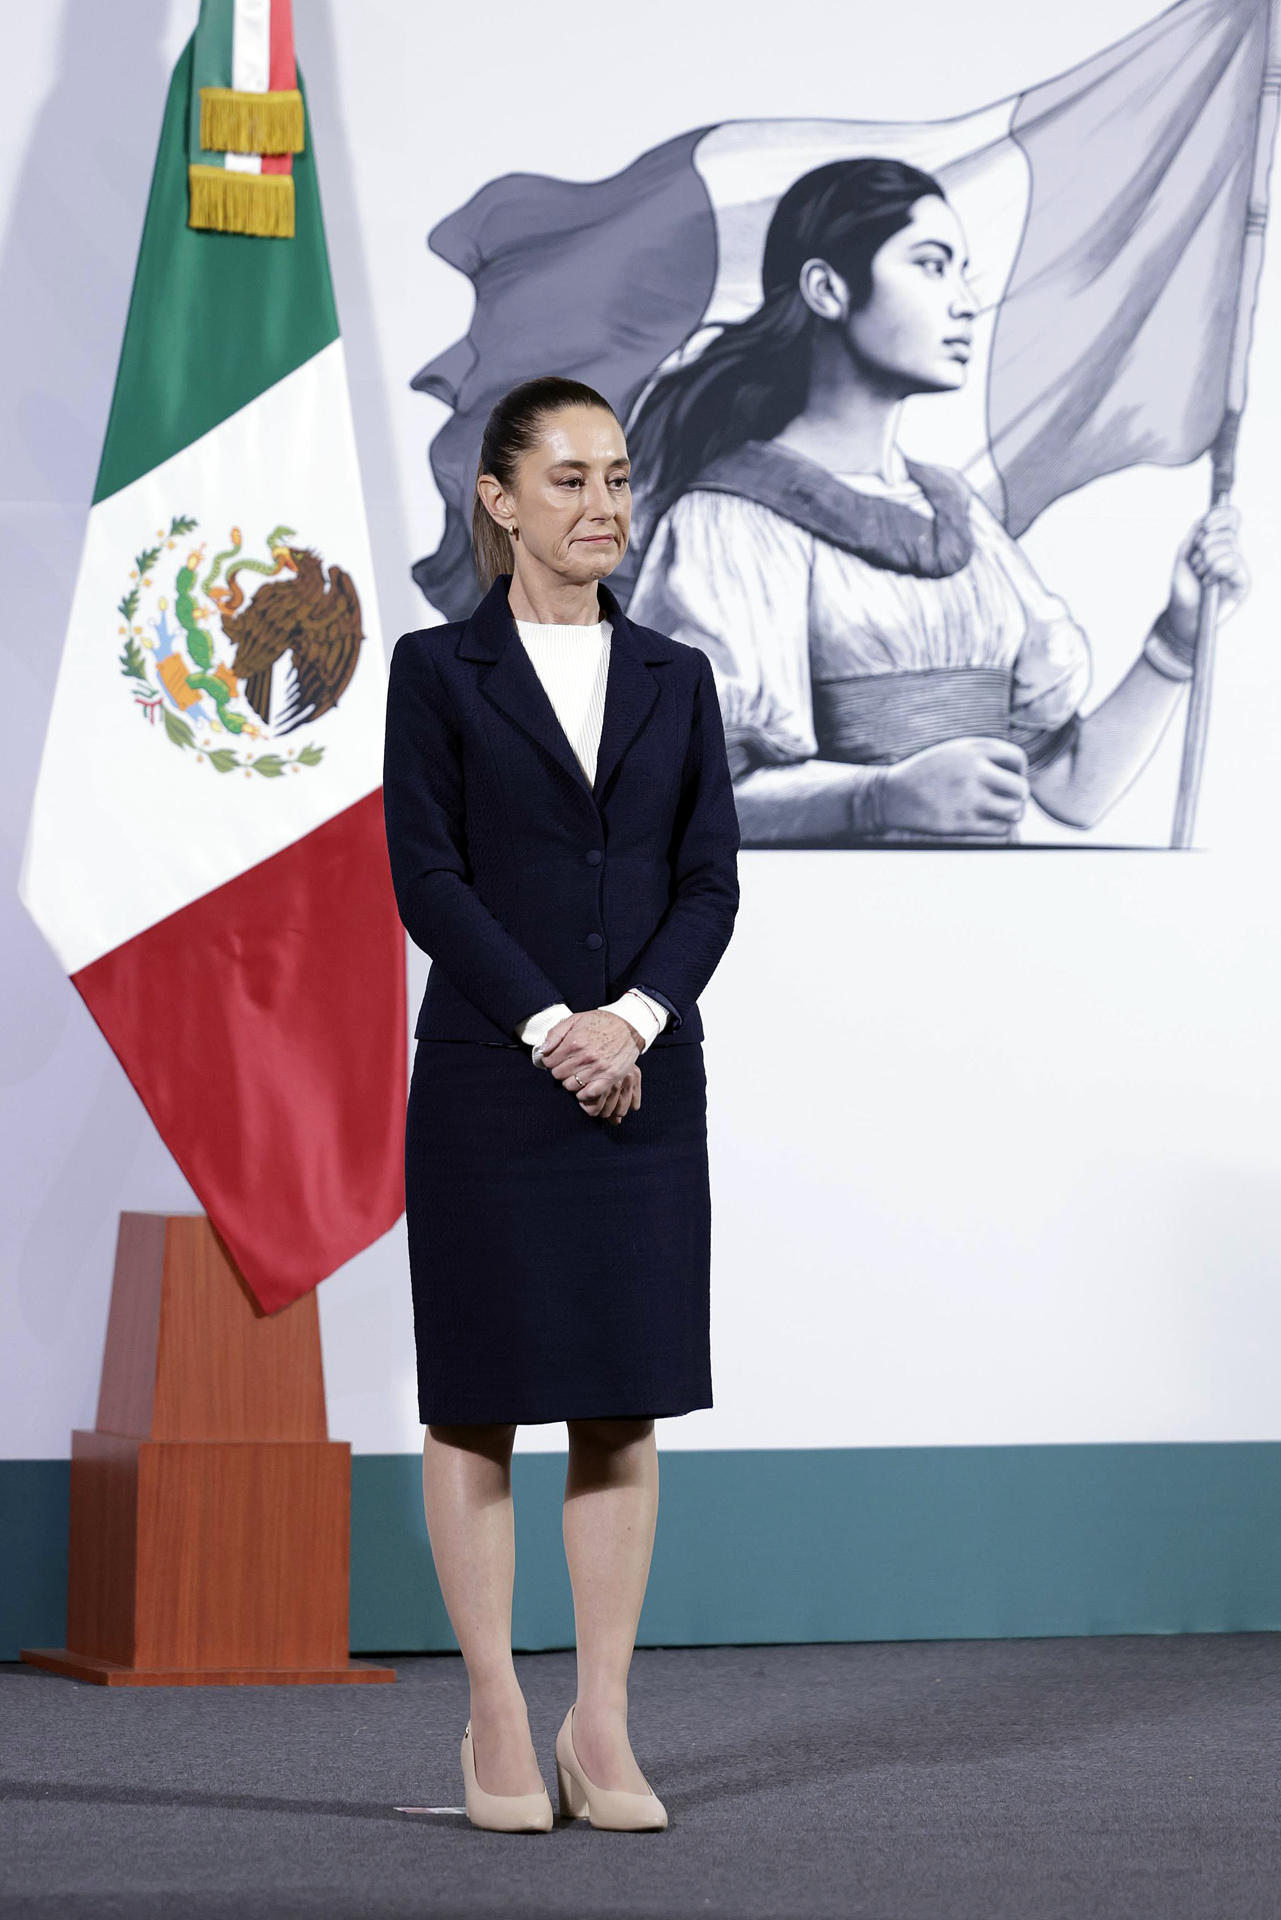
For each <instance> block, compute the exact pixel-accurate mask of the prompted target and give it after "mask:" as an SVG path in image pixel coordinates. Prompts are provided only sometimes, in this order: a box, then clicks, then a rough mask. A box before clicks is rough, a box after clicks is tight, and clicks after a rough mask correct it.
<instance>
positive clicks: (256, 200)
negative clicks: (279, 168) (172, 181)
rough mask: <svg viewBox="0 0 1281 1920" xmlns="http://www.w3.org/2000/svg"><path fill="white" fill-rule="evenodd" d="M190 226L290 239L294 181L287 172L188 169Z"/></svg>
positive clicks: (292, 223) (292, 230) (220, 231)
mask: <svg viewBox="0 0 1281 1920" xmlns="http://www.w3.org/2000/svg"><path fill="white" fill-rule="evenodd" d="M187 179H188V182H189V184H190V187H191V206H190V210H189V212H188V214H187V225H188V226H189V227H212V228H214V230H215V231H216V232H218V233H258V234H263V235H265V236H266V237H268V238H270V239H273V240H292V239H293V233H294V181H293V175H292V174H290V173H233V172H229V171H228V169H227V168H226V167H199V166H197V167H188V168H187Z"/></svg>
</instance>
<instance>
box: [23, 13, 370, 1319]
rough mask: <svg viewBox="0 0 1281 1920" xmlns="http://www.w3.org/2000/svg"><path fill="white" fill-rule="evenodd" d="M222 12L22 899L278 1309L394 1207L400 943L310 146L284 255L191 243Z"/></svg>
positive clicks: (120, 387)
mask: <svg viewBox="0 0 1281 1920" xmlns="http://www.w3.org/2000/svg"><path fill="white" fill-rule="evenodd" d="M246 11H247V12H255V11H256V12H257V13H259V14H260V15H261V14H263V13H264V10H263V9H261V8H259V9H247V10H246ZM215 13H216V14H220V15H223V16H225V17H226V19H229V18H230V8H229V7H208V6H206V8H205V9H204V10H203V11H202V16H201V28H200V29H198V30H197V34H196V35H195V36H193V40H192V41H190V42H188V45H187V47H186V49H185V51H184V52H183V54H182V56H181V58H180V59H179V61H178V64H177V67H176V68H175V71H174V75H173V80H172V83H171V85H170V90H169V98H168V103H167V106H166V110H165V116H164V124H163V128H162V132H161V136H160V148H159V153H158V156H157V160H156V167H155V173H154V176H153V179H152V186H151V195H150V200H149V204H148V207H147V215H146V222H145V226H144V229H143V235H142V243H141V249H140V252H139V257H138V264H137V270H136V274H135V279H134V286H133V294H132V298H131V302H130V307H129V316H128V322H127V325H126V329H125V338H124V342H123V346H122V349H121V354H120V363H119V368H118V371H117V375H116V385H115V392H114V396H113V400H112V405H111V413H110V417H109V421H108V426H107V433H106V440H105V444H104V446H103V452H102V460H101V465H100V468H99V473H98V479H97V484H96V487H95V490H94V499H93V504H92V507H91V510H90V514H89V523H88V527H87V530H86V534H85V541H84V547H83V551H82V554H81V559H80V568H79V573H78V576H77V580H76V586H75V591H74V596H73V601H72V608H71V615H70V621H69V625H68V628H67V633H66V637H65V641H64V645H63V653H62V660H61V665H60V669H59V674H58V680H57V685H56V689H55V693H54V701H53V707H52V711H51V715H50V719H49V725H48V732H47V735H46V738H45V743H44V751H43V757H42V760H41V765H40V772H39V776H38V780H37V785H36V792H35V798H34V803H33V808H32V815H31V822H30V827H29V831H28V837H27V844H26V849H25V853H24V858H23V867H22V877H21V883H20V893H21V897H22V899H23V902H24V904H25V905H26V907H27V909H28V911H29V912H30V913H31V915H32V917H33V918H34V919H35V921H36V923H37V925H38V926H39V927H40V929H41V932H42V933H43V934H44V936H45V938H46V939H47V940H48V941H49V943H50V945H51V946H52V948H53V950H54V952H55V953H56V954H57V956H58V958H59V959H60V961H61V962H62V964H63V966H64V967H65V969H66V971H67V973H68V975H69V976H70V978H71V980H72V982H73V984H74V985H75V987H76V988H77V989H78V991H79V992H80V994H81V995H82V997H83V999H84V1001H85V1004H86V1005H87V1006H88V1008H89V1011H90V1013H91V1014H92V1016H93V1018H94V1020H95V1021H96V1022H97V1024H98V1025H99V1027H100V1028H101V1029H102V1032H103V1033H104V1035H105V1036H106V1038H107V1040H108V1042H109V1044H110V1045H111V1047H112V1049H113V1051H114V1052H115V1054H116V1055H117V1057H118V1059H119V1060H120V1062H121V1064H122V1066H123V1067H124V1069H125V1071H126V1073H127V1074H128V1075H129V1078H130V1080H131V1081H132V1082H133V1084H134V1086H135V1088H136V1089H137V1091H138V1093H139V1095H140V1096H141V1098H142V1100H143V1102H144V1104H145V1105H146V1107H147V1110H148V1112H149V1113H150V1115H151V1117H152V1119H153V1120H154V1121H155V1124H156V1126H157V1128H158V1129H159V1131H160V1133H161V1135H162V1137H163V1139H164V1140H165V1143H166V1145H167V1146H168V1147H169V1149H170V1151H171V1152H172V1153H173V1155H174V1157H175V1159H176V1160H177V1162H178V1164H179V1165H180V1166H181V1168H182V1170H183V1172H184V1174H185V1175H186V1177H187V1179H188V1180H189V1182H190V1184H191V1186H192V1187H193V1188H194V1189H195V1192H196V1193H197V1195H198V1196H199V1198H200V1201H201V1204H202V1205H203V1206H204V1208H205V1209H206V1211H207V1213H208V1214H209V1217H210V1219H211V1220H212V1222H213V1224H214V1226H215V1227H216V1229H217V1230H218V1232H219V1234H220V1235H221V1236H222V1238H223V1240H224V1241H225V1242H226V1244H227V1247H228V1248H229V1250H230V1252H231V1254H232V1256H233V1257H234V1259H235V1260H236V1263H237V1265H238V1266H239V1268H240V1271H241V1273H242V1274H243V1276H244V1278H245V1280H246V1282H247V1283H248V1285H249V1286H250V1287H251V1289H252V1291H253V1292H254V1294H255V1296H256V1297H257V1299H258V1301H259V1302H260V1304H261V1305H262V1306H263V1307H264V1309H266V1310H267V1311H273V1310H275V1309H276V1308H279V1307H282V1306H284V1305H286V1304H288V1302H289V1301H291V1300H293V1299H295V1298H297V1297H298V1296H299V1295H301V1294H303V1293H305V1292H307V1291H308V1290H309V1289H310V1288H312V1287H314V1286H315V1285H316V1284H317V1282H318V1281H320V1280H322V1279H323V1278H324V1277H325V1276H326V1275H327V1274H330V1273H332V1272H333V1271H334V1269H335V1268H336V1267H338V1266H340V1265H341V1264H342V1263H343V1262H344V1261H346V1260H348V1259H350V1258H351V1257H352V1256H353V1255H354V1254H356V1253H358V1252H359V1251H360V1250H361V1249H362V1248H364V1247H366V1246H368V1245H369V1244H370V1243H371V1242H372V1241H373V1240H375V1239H376V1238H377V1237H378V1236H380V1235H381V1234H383V1233H384V1232H386V1231H387V1229H388V1228H390V1227H391V1226H392V1225H393V1224H394V1222H395V1221H396V1219H397V1218H398V1216H399V1214H400V1212H401V1210H402V1207H403V1197H404V1196H403V1167H402V1141H403V1126H404V1109H405V1098H406V1054H407V1036H406V1023H405V981H404V935H403V932H402V929H401V926H400V921H399V918H398V916H397V913H396V907H395V900H394V896H393V893H392V887H391V879H390V874H389V872H388V867H387V854H386V843H385V838H384V829H383V817H382V796H381V781H382V739H383V723H384V705H385V684H386V683H385V668H384V661H383V652H382V646H381V641H380V636H379V628H378V616H377V608H376V604H375V598H374V582H373V567H372V562H371V557H370V550H369V537H368V531H367V528H366V523H365V511H364V503H363V499H362V495H361V488H360V478H359V472H358V468H357V461H356V446H355V437H354V434H353V430H352V420H351V410H350V403H349V399H348V391H347V378H346V372H345V368H344V363H343V349H342V342H341V339H340V337H339V331H338V321H337V315H336V312H335V309H334V301H333V292H332V288H331V285H330V278H329V265H328V259H327V256H326V251H325V239H324V229H323V226H322V222H321V213H320V203H319V197H318V193H317V186H316V176H315V169H314V163H313V159H312V155H311V151H310V146H309V144H306V145H302V146H300V147H299V148H298V149H297V150H295V151H294V152H293V154H292V155H291V159H292V163H293V171H292V174H291V182H292V196H293V206H294V235H293V237H292V238H265V237H258V236H254V235H251V234H248V233H234V232H210V231H204V230H201V229H200V228H199V227H197V226H194V225H192V224H190V223H189V212H190V199H189V194H190V182H189V175H188V166H189V146H188V133H189V128H190V125H191V115H192V112H193V110H194V109H193V101H194V100H195V98H196V94H197V80H198V73H197V63H196V54H197V52H198V50H199V39H200V33H201V31H202V30H203V29H204V28H205V27H206V26H207V24H208V19H207V16H209V15H212V14H215ZM282 13H283V14H284V15H287V9H284V10H282ZM239 14H240V8H239V7H237V9H236V15H237V21H236V25H237V27H238V16H239ZM276 19H277V8H276V7H275V6H274V5H273V8H272V22H273V23H274V22H275V21H276ZM225 23H226V20H225V19H224V24H225ZM290 71H291V73H292V66H291V69H290ZM297 91H298V100H299V112H300V113H301V112H302V110H303V102H304V95H303V92H302V89H301V85H299V87H298V89H297Z"/></svg>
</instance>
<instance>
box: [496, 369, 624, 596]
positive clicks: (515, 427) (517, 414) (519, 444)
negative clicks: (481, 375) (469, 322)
mask: <svg viewBox="0 0 1281 1920" xmlns="http://www.w3.org/2000/svg"><path fill="white" fill-rule="evenodd" d="M562 407H603V408H604V409H605V412H606V413H609V414H613V415H614V418H615V419H616V420H617V419H618V415H617V414H616V413H614V409H613V408H612V407H611V406H610V404H609V401H608V400H606V399H605V397H604V395H603V394H599V393H597V391H596V389H595V387H589V386H585V385H584V384H583V382H582V381H581V380H567V379H565V378H563V377H562V376H561V375H560V374H558V373H545V374H540V375H539V376H538V377H537V378H536V379H533V380H524V381H522V382H521V384H520V386H518V387H513V388H512V389H511V391H510V393H505V394H504V395H503V397H502V399H501V400H499V401H497V402H496V403H495V404H494V406H493V407H492V408H491V410H490V414H489V418H488V420H486V422H485V431H484V433H483V435H482V436H481V442H480V460H479V462H478V464H477V467H476V479H477V481H479V479H480V476H481V474H482V473H492V474H493V476H494V478H495V479H496V480H497V481H498V482H499V484H500V485H501V486H502V487H503V489H504V490H505V491H506V492H511V491H512V490H513V489H514V487H515V484H516V472H517V469H518V467H519V466H520V462H521V458H522V456H523V455H524V454H526V453H529V452H530V451H531V449H532V448H534V447H536V446H537V445H538V441H539V438H540V436H541V434H542V431H543V428H544V427H545V425H546V424H547V421H548V419H549V418H550V417H551V415H552V414H554V413H559V412H560V410H561V408H562ZM619 425H620V426H621V425H622V422H621V421H619ZM471 544H472V554H473V556H474V558H475V562H476V579H477V581H478V583H479V585H480V590H481V592H482V593H488V591H489V589H490V587H492V586H493V584H494V582H495V580H496V579H497V578H498V576H499V574H500V573H513V572H514V571H515V562H514V560H513V558H512V541H511V535H510V534H509V533H507V532H506V531H505V530H504V529H503V528H502V527H500V526H499V525H498V522H497V521H496V520H495V519H494V517H493V515H492V514H491V513H490V511H489V509H488V507H487V506H486V505H485V503H484V501H483V500H482V499H481V497H480V491H479V488H477V491H476V496H475V499H474V500H473V502H472V513H471Z"/></svg>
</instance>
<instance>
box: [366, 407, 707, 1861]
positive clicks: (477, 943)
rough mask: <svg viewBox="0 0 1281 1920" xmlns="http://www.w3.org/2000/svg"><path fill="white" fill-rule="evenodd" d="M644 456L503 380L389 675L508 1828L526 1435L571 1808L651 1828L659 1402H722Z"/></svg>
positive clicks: (453, 1513)
mask: <svg viewBox="0 0 1281 1920" xmlns="http://www.w3.org/2000/svg"><path fill="white" fill-rule="evenodd" d="M629 473H630V467H629V462H628V457H627V448H626V442H625V440H624V436H623V430H622V427H621V425H620V424H619V421H618V420H617V418H616V417H615V415H614V413H613V411H612V409H611V408H610V407H609V405H608V403H607V402H606V401H605V400H603V399H602V398H601V396H600V394H598V393H597V392H595V390H594V389H593V388H591V387H587V386H583V385H582V384H581V383H579V382H577V381H572V380H564V379H559V378H556V377H550V376H549V377H546V378H542V379H537V380H531V381H527V382H525V383H524V384H523V385H521V386H519V387H517V388H515V389H514V390H513V391H512V392H511V393H509V394H507V396H506V397H505V398H504V399H502V400H500V401H499V402H498V404H497V405H496V406H495V407H494V409H493V412H492V413H491V414H490V416H489V420H488V424H487V426H486V428H485V434H484V440H483V443H482V447H481V455H480V464H479V469H478V473H477V483H476V485H477V498H476V500H475V503H474V508H473V522H472V527H473V542H474V549H475V556H476V567H477V573H478V575H479V578H480V581H481V584H482V586H485V587H487V588H488V591H487V592H486V593H485V596H484V598H483V599H482V600H481V602H480V604H479V606H478V607H477V608H476V610H475V612H474V613H473V614H472V616H471V618H470V619H469V620H466V621H460V622H450V623H448V624H446V625H444V626H438V627H431V628H427V629H425V630H423V631H421V632H417V633H409V634H405V635H403V636H402V637H401V639H400V640H399V641H398V643H397V645H396V648H395V652H394V654H393V657H392V663H391V672H390V679H389V686H388V703H387V744H386V764H385V776H384V789H383V792H384V803H385V811H386V821H387V842H388V849H389V852H390V857H391V870H392V877H393V881H394V884H395V889H396V897H397V901H398V904H399V908H400V913H401V918H402V919H403V921H404V923H405V926H406V927H407V928H408V930H409V932H410V934H411V935H412V937H413V939H414V940H415V941H416V942H417V944H418V945H419V946H420V947H422V948H423V949H424V950H425V951H426V952H428V953H429V954H431V956H432V961H433V964H432V967H431V971H430V974H429V976H428V981H427V988H426V992H425V994H424V997H423V1003H422V1008H421V1010H420V1013H419V1016H418V1021H417V1025H416V1028H415V1033H416V1036H417V1039H418V1048H417V1053H416V1056H415V1060H414V1069H413V1077H412V1080H411V1085H410V1095H409V1110H408V1115H407V1121H406V1132H405V1174H406V1216H407V1224H408V1230H409V1254H410V1266H411V1275H412V1286H413V1301H414V1327H415V1336H416V1342H417V1356H418V1388H419V1413H420V1417H421V1418H422V1421H423V1423H424V1426H425V1427H426V1434H425V1437H424V1443H423V1497H424V1505H425V1508H426V1514H427V1526H428V1531H429V1534H430V1538H431V1546H432V1554H433V1557H434V1560H435V1564H436V1570H437V1574H438V1576H439V1579H440V1586H441V1592H442V1594H443V1597H444V1600H445V1605H446V1607H447V1609H448V1611H449V1617H450V1620H451V1622H452V1624H453V1627H454V1631H455V1633H456V1634H457V1636H458V1643H459V1646H460V1648H461V1649H462V1654H463V1659H464V1661H465V1663H466V1667H467V1674H468V1679H469V1682H470V1689H471V1717H470V1720H469V1721H468V1725H467V1730H466V1732H465V1733H464V1736H463V1744H462V1764H463V1777H464V1783H465V1792H466V1800H467V1812H468V1815H469V1817H470V1819H471V1820H472V1821H473V1822H474V1823H475V1824H476V1825H478V1826H484V1827H493V1828H499V1829H502V1830H505V1831H545V1830H547V1829H548V1828H549V1827H550V1826H551V1823H552V1810H551V1802H550V1800H549V1799H548V1796H547V1792H546V1789H545V1787H544V1786H543V1785H542V1778H541V1774H540V1772H539V1768H538V1762H537V1760H536V1759H535V1756H534V1751H533V1748H532V1746H531V1744H530V1736H529V1721H528V1717H527V1714H526V1709H525V1702H524V1699H523V1697H522V1694H521V1690H520V1687H519V1684H518V1682H517V1679H516V1674H515V1669H514V1666H513V1662H512V1653H511V1606H512V1577H513V1569H514V1544H513V1513H512V1498H511V1453H512V1442H513V1439H514V1436H515V1431H516V1427H517V1425H518V1424H519V1422H521V1421H531V1422H536V1423H537V1422H545V1421H550V1420H564V1421H565V1422H566V1423H567V1426H568V1431H569V1471H568V1477H567V1480H566V1487H565V1508H564V1538H565V1551H566V1557H567V1559H568V1562H569V1571H570V1578H571V1581H572V1584H573V1591H574V1616H575V1624H576V1630H577V1645H578V1687H577V1695H576V1700H575V1703H574V1705H573V1706H572V1707H571V1708H570V1710H569V1712H568V1713H567V1714H566V1716H565V1721H564V1724H563V1725H562V1727H561V1730H560V1733H559V1734H558V1736H557V1740H556V1761H557V1777H558V1784H559V1790H560V1804H561V1810H562V1813H566V1814H568V1815H570V1816H571V1817H582V1816H583V1815H586V1816H587V1817H588V1818H589V1819H590V1820H591V1822H592V1824H593V1825H594V1826H598V1827H601V1826H605V1827H616V1828H631V1829H638V1828H653V1827H665V1826H666V1824H667V1815H666V1812H665V1810H664V1808H663V1806H662V1803H661V1802H660V1801H659V1800H658V1798H657V1796H656V1795H655V1794H654V1793H653V1792H652V1790H651V1789H650V1787H649V1785H648V1783H647V1781H646V1779H645V1776H644V1775H643V1774H642V1772H641V1770H640V1768H639V1766H638V1765H637V1763H636V1760H635V1757H634V1755H633V1753H632V1749H631V1745H630V1743H629V1740H628V1735H627V1674H628V1669H629V1666H630V1663H631V1657H632V1651H633V1646H634V1642H635V1635H636V1627H637V1623H638V1620H639V1617H640V1611H641V1603H642V1600H643V1598H644V1592H645V1584H646V1580H647V1577H648V1572H649V1562H650V1554H651V1550H652V1546H653V1539H654V1528H655V1519H656V1513H657V1501H658V1461H657V1453H656V1449H655V1439H654V1421H655V1418H656V1417H659V1416H670V1415H675V1414H680V1413H685V1412H688V1411H690V1410H691V1409H693V1408H696V1407H706V1406H710V1405H711V1404H712V1391H711V1369H710V1356H709V1255H710V1200H709V1192H708V1167H707V1133H706V1082H705V1078H704V1070H703V1058H702V1046H701V1044H700V1043H701V1040H702V1031H703V1030H702V1023H701V1018H700V1015H699V1010H698V1006H697V999H698V995H699V994H700V993H701V991H702V989H703V988H704V986H705V985H706V984H707V981H708V980H709V979H710V977H711V975H712V972H713V970H714V969H715V967H716V965H717V962H718V961H719V960H720V957H721V955H722V953H723V952H724V950H725V948H726V946H727V944H728V942H729V938H730V934H731V932H732V929H733V923H734V917H735V913H736V911H737V907H738V879H737V871H736V855H737V851H738V843H739V837H738V823H737V818H736V815H735V810H734V797H733V788H732V784H731V780H730V772H729V763H728V759H727V756H726V752H725V737H724V732H723V728H722V724H721V717H720V709H719V706H718V704H717V700H716V690H715V684H714V681H713V678H712V674H711V669H710V666H709V663H708V661H707V658H706V656H705V655H704V654H703V653H702V652H701V651H700V650H699V649H697V648H694V647H688V646H684V645H682V644H680V643H679V642H676V641H672V640H669V639H668V638H666V636H664V635H663V634H661V633H658V632H655V631H653V630H651V629H649V628H646V627H640V626H636V625H635V624H634V623H633V622H631V621H630V620H629V619H627V617H626V616H625V615H624V614H623V612H622V610H621V609H620V607H619V604H618V602H617V600H616V599H615V598H614V596H613V594H612V593H611V592H610V590H609V588H608V587H607V586H605V585H604V580H605V577H606V576H607V575H608V574H610V573H611V572H612V571H613V570H614V568H615V567H617V565H618V563H619V561H620V560H621V558H622V557H623V555H624V553H625V552H626V550H627V544H628V540H629V537H630V525H631V502H630V482H629ZM642 1053H643V1054H644V1055H645V1057H646V1058H647V1059H648V1061H649V1062H650V1064H649V1065H648V1066H647V1067H646V1068H645V1070H644V1096H643V1099H642V1089H641V1079H642V1074H641V1068H640V1066H639V1064H638V1060H639V1057H640V1055H641V1054H642Z"/></svg>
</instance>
